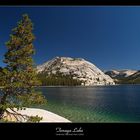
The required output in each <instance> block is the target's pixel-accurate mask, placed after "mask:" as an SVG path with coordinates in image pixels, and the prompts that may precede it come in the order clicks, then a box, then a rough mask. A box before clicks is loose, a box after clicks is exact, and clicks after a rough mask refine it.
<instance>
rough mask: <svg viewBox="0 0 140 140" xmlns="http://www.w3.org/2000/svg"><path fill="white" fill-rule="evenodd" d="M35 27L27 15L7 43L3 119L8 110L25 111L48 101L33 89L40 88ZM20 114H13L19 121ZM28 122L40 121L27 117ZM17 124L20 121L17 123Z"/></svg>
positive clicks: (1, 103) (0, 107)
mask: <svg viewBox="0 0 140 140" xmlns="http://www.w3.org/2000/svg"><path fill="white" fill-rule="evenodd" d="M32 31H33V23H32V22H31V20H30V18H29V17H28V15H27V14H25V15H23V17H22V20H21V21H20V22H18V26H17V27H16V28H14V29H13V30H12V34H11V35H10V40H9V41H8V42H6V46H7V49H8V51H7V52H6V54H5V59H4V62H5V63H6V64H7V65H6V67H5V68H3V70H2V73H3V74H2V81H3V82H2V86H3V89H2V95H1V96H0V97H1V98H0V119H2V118H3V114H4V112H6V113H7V114H9V113H10V112H9V111H8V109H7V108H10V109H11V110H12V111H14V108H17V109H24V108H23V107H29V106H30V105H34V104H42V103H45V102H46V100H45V97H44V96H43V95H42V94H41V93H36V92H35V90H34V85H38V80H37V76H36V69H35V65H34V62H33V59H32V55H33V54H34V53H35V50H34V46H33V41H34V39H35V36H34V34H33V33H32ZM16 115H17V113H16V112H15V113H14V116H15V117H16ZM28 118H29V120H30V121H31V120H33V121H35V120H39V118H38V117H36V118H34V117H31V118H30V117H28ZM17 121H18V120H17Z"/></svg>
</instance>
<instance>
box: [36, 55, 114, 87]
mask: <svg viewBox="0 0 140 140" xmlns="http://www.w3.org/2000/svg"><path fill="white" fill-rule="evenodd" d="M37 72H38V73H47V74H48V75H51V74H53V75H55V74H57V73H61V74H62V75H65V76H67V75H70V76H72V78H73V79H76V80H79V81H81V84H82V85H85V86H93V85H114V84H115V83H114V80H113V79H112V78H111V77H110V76H108V75H106V74H104V73H103V72H102V71H101V70H100V69H99V68H97V67H96V66H95V65H94V64H92V63H90V62H88V61H86V60H84V59H83V58H70V57H55V58H53V59H52V60H49V61H47V62H46V63H44V64H42V65H39V66H37Z"/></svg>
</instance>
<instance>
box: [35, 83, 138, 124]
mask: <svg viewBox="0 0 140 140" xmlns="http://www.w3.org/2000/svg"><path fill="white" fill-rule="evenodd" d="M37 90H39V91H42V93H43V94H44V95H45V97H46V98H47V100H48V103H47V104H46V105H44V106H39V107H40V108H44V109H47V110H50V111H52V112H54V113H57V114H59V115H61V116H63V117H66V118H67V119H69V120H71V121H72V122H140V85H117V86H95V87H41V88H38V89H37Z"/></svg>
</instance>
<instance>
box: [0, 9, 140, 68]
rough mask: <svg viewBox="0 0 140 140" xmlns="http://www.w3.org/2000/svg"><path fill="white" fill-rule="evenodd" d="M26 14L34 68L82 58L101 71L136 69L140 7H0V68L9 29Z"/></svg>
mask: <svg viewBox="0 0 140 140" xmlns="http://www.w3.org/2000/svg"><path fill="white" fill-rule="evenodd" d="M25 13H27V14H28V15H29V17H30V18H31V20H32V22H33V23H34V31H33V32H34V34H35V36H36V40H35V41H34V46H35V50H36V54H35V55H34V56H33V58H34V61H35V63H36V65H40V64H43V63H44V62H46V61H48V60H50V59H52V58H54V57H56V56H63V57H73V58H84V59H85V60H87V61H90V62H91V63H93V64H95V65H96V66H97V67H98V68H100V69H101V70H111V69H134V70H140V7H138V6H137V7H136V6H135V7H132V6H129V7H128V6H125V7H123V6H79V7H78V6H46V7H39V6H38V7H35V6H34V7H33V6H32V7H29V6H28V7H19V6H17V7H10V6H9V7H0V19H1V20H0V66H1V67H3V66H5V64H4V63H3V59H4V54H5V52H6V51H7V49H6V46H5V42H6V41H8V40H9V34H10V33H11V29H12V28H14V27H16V26H17V22H18V21H19V20H21V17H22V14H25Z"/></svg>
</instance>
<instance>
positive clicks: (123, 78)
mask: <svg viewBox="0 0 140 140" xmlns="http://www.w3.org/2000/svg"><path fill="white" fill-rule="evenodd" d="M105 74H107V75H109V76H110V77H112V78H113V79H114V81H115V82H116V83H118V84H140V71H139V70H110V71H106V72H105Z"/></svg>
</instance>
